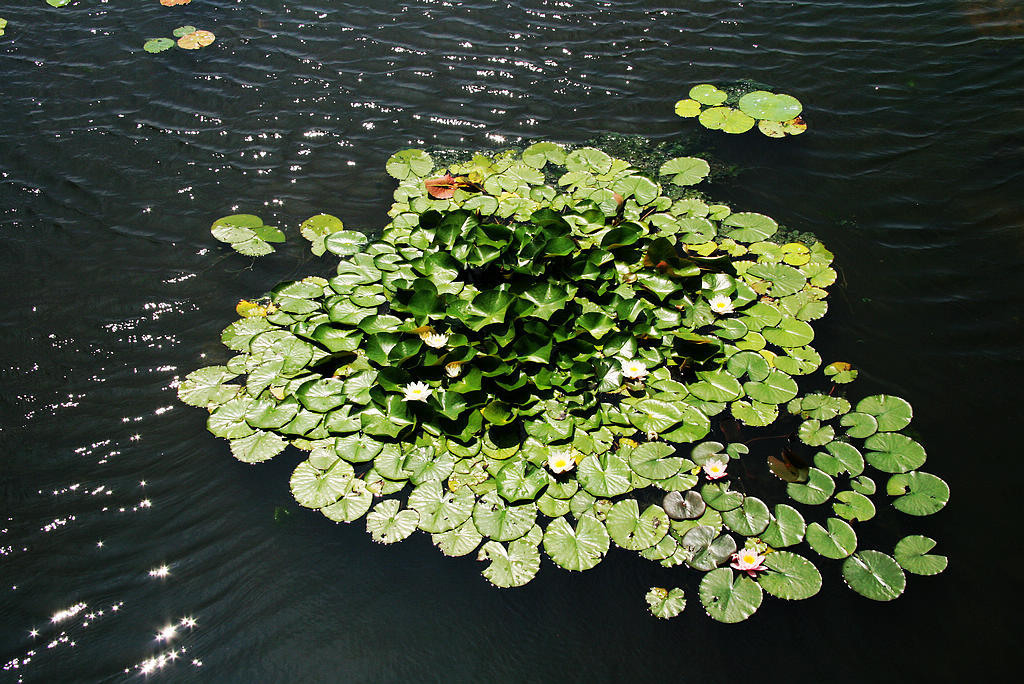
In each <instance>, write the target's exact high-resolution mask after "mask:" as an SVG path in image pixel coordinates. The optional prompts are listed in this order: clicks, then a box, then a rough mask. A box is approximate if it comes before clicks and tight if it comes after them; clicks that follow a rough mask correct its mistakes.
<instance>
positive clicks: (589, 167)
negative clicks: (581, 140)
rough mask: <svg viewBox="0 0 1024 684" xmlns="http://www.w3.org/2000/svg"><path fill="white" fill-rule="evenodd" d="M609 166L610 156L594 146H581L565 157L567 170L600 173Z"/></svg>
mask: <svg viewBox="0 0 1024 684" xmlns="http://www.w3.org/2000/svg"><path fill="white" fill-rule="evenodd" d="M611 167H612V158H611V157H609V156H608V155H607V154H606V153H604V152H602V151H601V150H599V149H597V148H595V147H582V148H580V149H578V150H575V151H573V152H570V153H569V155H568V156H567V157H566V158H565V168H566V169H567V170H569V171H577V172H586V173H593V174H602V173H607V172H608V170H609V169H611Z"/></svg>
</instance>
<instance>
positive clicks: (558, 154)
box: [463, 142, 566, 206]
mask: <svg viewBox="0 0 1024 684" xmlns="http://www.w3.org/2000/svg"><path fill="white" fill-rule="evenodd" d="M565 156H566V154H565V148H563V147H562V146H561V145H558V144H556V143H552V142H539V143H534V144H533V145H530V146H529V147H527V148H526V149H525V150H523V162H524V163H525V164H527V165H529V166H532V167H533V168H535V169H542V168H544V165H545V164H547V163H548V162H551V163H552V164H558V165H562V164H565ZM463 206H465V205H463Z"/></svg>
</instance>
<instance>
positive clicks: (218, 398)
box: [178, 366, 240, 408]
mask: <svg viewBox="0 0 1024 684" xmlns="http://www.w3.org/2000/svg"><path fill="white" fill-rule="evenodd" d="M235 377H237V373H232V372H230V371H229V370H228V369H227V368H226V367H225V366H207V367H205V368H200V369H199V370H195V371H192V372H191V373H189V374H188V375H187V376H185V379H184V380H183V381H182V383H181V384H180V385H179V386H178V399H180V400H181V401H183V402H184V403H186V404H188V405H189V406H198V407H200V408H206V407H208V406H220V405H221V404H223V403H225V402H227V401H228V400H230V399H232V398H233V397H235V395H237V394H238V391H239V389H240V387H239V386H238V385H227V384H225V383H226V382H228V381H229V380H232V379H234V378H235Z"/></svg>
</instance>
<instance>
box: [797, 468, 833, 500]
mask: <svg viewBox="0 0 1024 684" xmlns="http://www.w3.org/2000/svg"><path fill="white" fill-rule="evenodd" d="M835 490H836V483H835V481H833V480H832V478H831V477H829V476H828V474H826V473H825V472H824V471H821V470H819V469H817V468H811V469H810V470H808V471H807V482H806V483H803V484H800V483H797V482H790V483H789V484H787V485H786V493H787V494H789V498H791V499H793V500H794V501H799V502H800V503H802V504H807V505H808V506H818V505H821V504H823V503H825V502H826V501H828V500H829V498H831V496H832V493H833V492H834V491H835Z"/></svg>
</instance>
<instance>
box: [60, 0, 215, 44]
mask: <svg viewBox="0 0 1024 684" xmlns="http://www.w3.org/2000/svg"><path fill="white" fill-rule="evenodd" d="M47 2H49V0H47ZM196 30H197V29H196V27H195V26H179V27H178V28H176V29H174V30H173V31H171V35H173V36H174V37H175V38H181V37H182V36H187V35H188V34H190V33H195V32H196Z"/></svg>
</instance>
